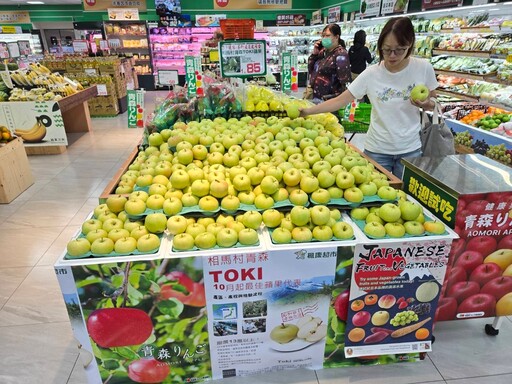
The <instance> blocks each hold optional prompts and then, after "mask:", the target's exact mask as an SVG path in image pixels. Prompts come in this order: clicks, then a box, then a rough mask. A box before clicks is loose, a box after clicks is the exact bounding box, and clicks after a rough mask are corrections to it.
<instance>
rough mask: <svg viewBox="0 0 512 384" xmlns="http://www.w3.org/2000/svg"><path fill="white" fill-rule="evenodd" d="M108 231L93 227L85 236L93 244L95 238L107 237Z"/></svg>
mask: <svg viewBox="0 0 512 384" xmlns="http://www.w3.org/2000/svg"><path fill="white" fill-rule="evenodd" d="M107 236H108V233H107V231H105V230H104V229H103V228H98V229H93V230H92V231H89V233H87V235H86V236H85V238H86V239H87V241H88V242H89V243H90V244H92V243H94V240H96V239H101V238H102V237H107Z"/></svg>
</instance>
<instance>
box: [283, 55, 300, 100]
mask: <svg viewBox="0 0 512 384" xmlns="http://www.w3.org/2000/svg"><path fill="white" fill-rule="evenodd" d="M298 75H299V71H298V67H297V55H292V54H291V52H283V54H282V56H281V90H282V91H283V92H290V91H293V92H297V91H298V89H299V83H298Z"/></svg>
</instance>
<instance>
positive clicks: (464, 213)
mask: <svg viewBox="0 0 512 384" xmlns="http://www.w3.org/2000/svg"><path fill="white" fill-rule="evenodd" d="M470 214H472V213H470V212H469V211H468V210H467V209H463V210H460V211H458V212H457V215H456V216H455V226H456V227H459V228H460V229H464V228H466V217H468V216H469V215H470ZM457 233H459V232H457Z"/></svg>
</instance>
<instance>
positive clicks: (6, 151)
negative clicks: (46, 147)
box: [0, 138, 34, 203]
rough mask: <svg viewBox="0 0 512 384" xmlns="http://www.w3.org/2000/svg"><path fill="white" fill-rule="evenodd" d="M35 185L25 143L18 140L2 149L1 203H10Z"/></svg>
mask: <svg viewBox="0 0 512 384" xmlns="http://www.w3.org/2000/svg"><path fill="white" fill-rule="evenodd" d="M32 184H34V177H33V176H32V170H31V169H30V164H29V162H28V158H27V153H26V152H25V147H24V146H23V141H22V140H21V139H20V138H17V139H15V140H13V141H11V142H9V143H7V144H5V145H3V146H1V147H0V203H10V202H11V201H13V200H14V199H15V198H16V197H18V196H19V195H20V194H21V193H22V192H23V191H24V190H26V189H27V188H28V187H30V186H31V185H32Z"/></svg>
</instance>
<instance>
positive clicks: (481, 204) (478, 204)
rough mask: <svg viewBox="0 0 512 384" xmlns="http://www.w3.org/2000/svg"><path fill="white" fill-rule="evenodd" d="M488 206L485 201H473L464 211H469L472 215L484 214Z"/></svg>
mask: <svg viewBox="0 0 512 384" xmlns="http://www.w3.org/2000/svg"><path fill="white" fill-rule="evenodd" d="M488 204H489V202H488V201H487V200H474V201H472V202H471V203H469V204H468V205H467V207H466V211H469V212H470V213H471V214H472V215H475V214H479V213H484V212H485V208H486V207H487V205H488Z"/></svg>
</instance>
